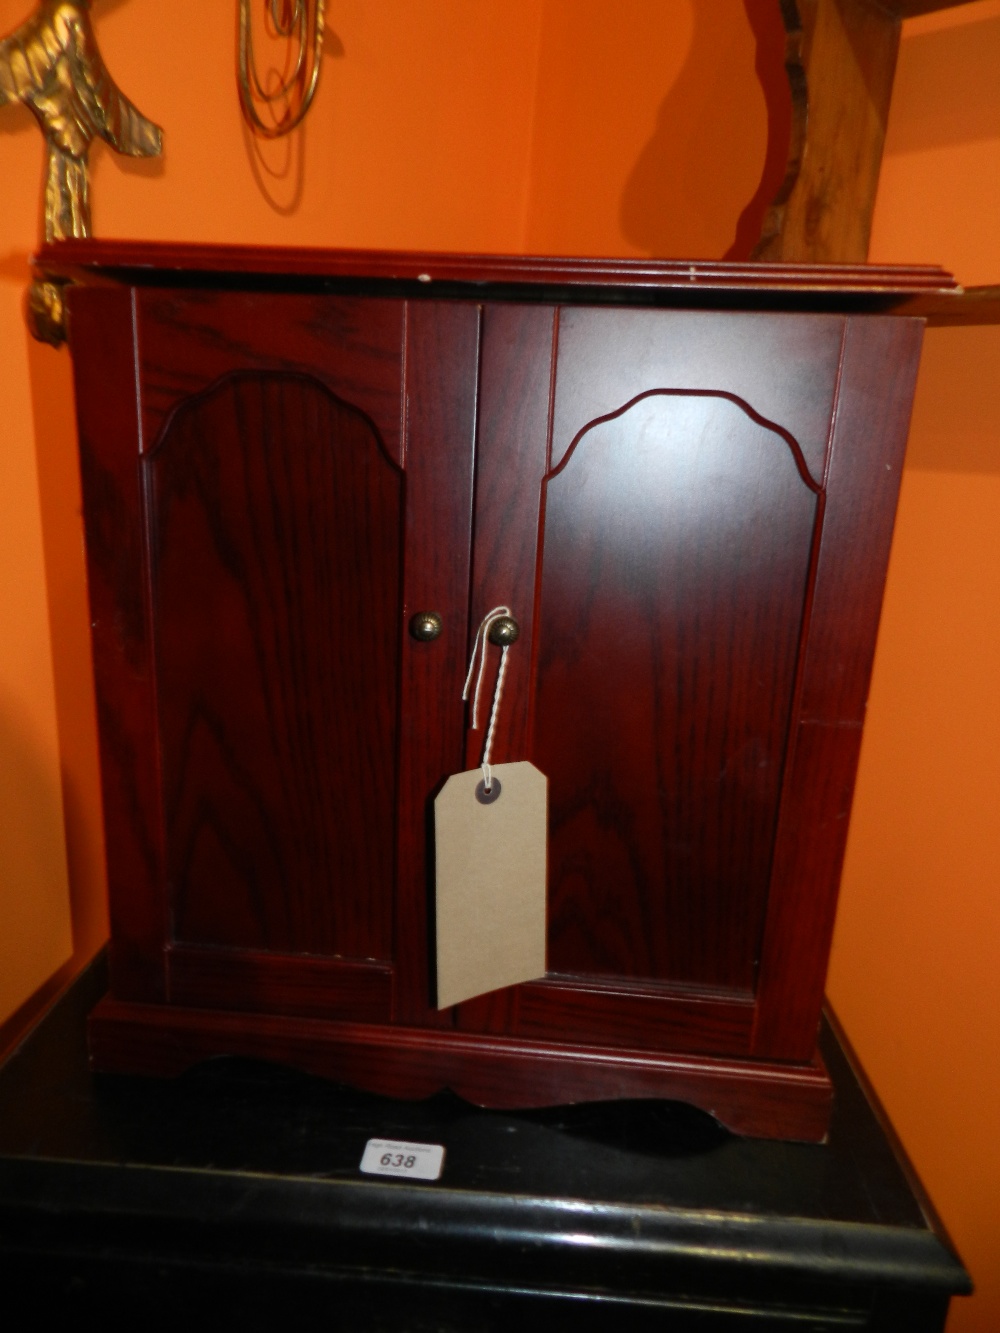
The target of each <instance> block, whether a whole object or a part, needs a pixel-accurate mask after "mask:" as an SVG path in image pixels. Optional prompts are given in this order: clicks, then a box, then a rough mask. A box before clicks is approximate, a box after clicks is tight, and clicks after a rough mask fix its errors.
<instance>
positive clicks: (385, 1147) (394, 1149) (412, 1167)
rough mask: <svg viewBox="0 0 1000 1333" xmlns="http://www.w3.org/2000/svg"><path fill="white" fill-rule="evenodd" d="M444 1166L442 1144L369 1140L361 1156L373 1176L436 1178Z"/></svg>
mask: <svg viewBox="0 0 1000 1333" xmlns="http://www.w3.org/2000/svg"><path fill="white" fill-rule="evenodd" d="M443 1165H444V1148H443V1147H442V1146H441V1144H440V1143H400V1142H399V1141H398V1140H397V1139H369V1140H368V1142H367V1143H366V1144H365V1151H364V1156H363V1157H362V1158H361V1170H362V1171H366V1172H367V1173H368V1174H369V1175H371V1176H408V1177H409V1178H410V1179H411V1180H437V1178H438V1176H440V1174H441V1168H442V1166H443Z"/></svg>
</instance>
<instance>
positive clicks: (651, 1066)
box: [89, 997, 832, 1143]
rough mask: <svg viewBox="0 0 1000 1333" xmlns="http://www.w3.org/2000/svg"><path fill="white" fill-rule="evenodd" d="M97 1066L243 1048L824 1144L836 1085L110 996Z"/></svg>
mask: <svg viewBox="0 0 1000 1333" xmlns="http://www.w3.org/2000/svg"><path fill="white" fill-rule="evenodd" d="M89 1039H90V1058H91V1064H92V1067H93V1068H94V1069H95V1070H99V1071H102V1072H105V1073H118V1074H143V1075H153V1076H161V1077H162V1076H167V1077H169V1076H173V1075H177V1074H180V1073H182V1072H183V1071H184V1070H185V1069H188V1068H190V1067H191V1066H192V1065H195V1064H197V1063H199V1062H200V1061H202V1060H206V1059H210V1058H212V1057H214V1056H220V1055H232V1056H242V1057H245V1058H252V1059H259V1060H269V1061H273V1062H276V1063H280V1064H285V1065H290V1066H292V1067H293V1068H296V1069H299V1070H302V1071H304V1072H305V1073H309V1074H316V1075H319V1076H321V1077H324V1078H329V1079H331V1080H333V1081H335V1082H338V1083H345V1084H348V1085H349V1086H351V1087H356V1088H361V1089H364V1090H365V1091H368V1092H374V1093H379V1094H381V1095H384V1096H389V1097H400V1098H408V1099H419V1098H424V1097H429V1096H431V1095H433V1094H434V1093H435V1092H440V1091H441V1090H443V1089H445V1088H448V1089H451V1090H452V1091H453V1092H455V1093H457V1094H458V1095H459V1096H460V1097H463V1098H465V1099H466V1100H467V1101H469V1102H472V1103H473V1104H475V1105H478V1106H489V1107H495V1108H505V1109H515V1108H529V1107H539V1106H555V1105H560V1104H566V1103H571V1102H583V1101H611V1100H620V1099H625V1098H659V1099H663V1100H673V1101H683V1102H688V1103H690V1104H691V1105H693V1106H697V1107H700V1108H701V1109H702V1110H704V1111H707V1112H708V1113H709V1114H710V1115H712V1116H714V1117H715V1119H716V1120H718V1121H719V1122H720V1123H721V1124H723V1125H725V1126H726V1128H727V1129H730V1130H732V1131H733V1132H734V1133H737V1134H744V1135H748V1136H751V1137H755V1138H781V1139H796V1140H800V1141H803V1142H809V1143H818V1142H821V1141H822V1140H823V1139H824V1138H825V1137H826V1132H827V1128H828V1125H829V1121H830V1110H831V1105H832V1086H831V1083H830V1079H829V1076H828V1074H827V1072H826V1069H825V1067H824V1065H823V1062H822V1060H821V1059H820V1057H819V1055H818V1054H817V1055H816V1056H815V1057H814V1058H813V1060H812V1061H811V1062H810V1063H808V1064H779V1063H765V1062H762V1061H754V1060H749V1059H739V1058H730V1057H718V1056H707V1055H704V1056H703V1055H672V1054H670V1053H669V1052H657V1051H647V1050H621V1049H612V1048H608V1047H601V1046H582V1045H570V1044H568V1043H566V1044H561V1043H558V1042H551V1041H550V1042H540V1041H524V1040H521V1039H518V1038H510V1037H495V1036H491V1035H485V1034H470V1033H468V1032H457V1031H454V1030H449V1029H427V1028H418V1027H390V1026H376V1025H374V1024H360V1023H336V1022H326V1021H323V1020H319V1019H306V1018H301V1019H300V1018H288V1017H274V1016H271V1015H262V1014H234V1013H221V1012H216V1011H211V1010H204V1009H183V1008H179V1007H176V1006H172V1005H162V1006H158V1005H143V1004H135V1003H125V1002H122V1001H119V1000H114V999H112V998H110V997H108V998H105V999H104V1000H102V1001H101V1003H100V1004H99V1005H98V1006H97V1008H96V1009H95V1010H94V1012H93V1014H92V1015H91V1018H90V1024H89Z"/></svg>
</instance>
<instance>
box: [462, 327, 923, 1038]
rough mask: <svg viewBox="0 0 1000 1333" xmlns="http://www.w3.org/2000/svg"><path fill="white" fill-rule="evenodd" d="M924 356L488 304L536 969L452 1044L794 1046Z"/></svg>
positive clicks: (484, 497) (488, 484)
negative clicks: (531, 773) (534, 809)
mask: <svg viewBox="0 0 1000 1333" xmlns="http://www.w3.org/2000/svg"><path fill="white" fill-rule="evenodd" d="M919 339H920V325H919V323H918V322H917V321H913V320H906V319H892V318H880V317H854V318H845V317H843V316H839V315H798V314H777V313H776V314H757V313H738V312H736V313H730V312H725V313H715V312H693V311H692V312H663V311H654V310H643V309H630V310H615V309H603V308H592V307H586V308H585V307H569V308H563V309H560V310H553V309H544V308H537V307H536V308H525V307H517V306H510V307H499V306H496V307H494V306H488V307H487V308H486V311H485V313H484V320H483V342H482V348H483V353H482V356H483V360H482V374H481V399H480V413H479V428H478V448H477V498H476V522H475V533H476V543H475V548H474V556H473V585H474V593H473V616H472V623H476V621H477V619H478V618H479V617H480V616H481V615H482V614H484V613H485V611H487V610H488V609H489V608H490V607H491V606H494V605H497V604H499V603H501V602H505V603H507V604H509V605H510V606H511V607H512V608H513V609H514V610H515V614H516V615H517V617H518V619H519V620H520V622H521V625H522V637H521V640H520V641H519V642H518V644H517V646H516V647H515V648H514V649H513V650H512V652H511V654H510V671H509V674H508V684H507V688H506V691H505V696H504V710H503V715H502V717H501V721H500V727H501V730H500V734H499V736H498V741H497V745H496V748H495V751H494V754H495V758H496V760H497V761H503V760H505V759H509V760H513V759H518V758H525V757H527V758H530V759H532V761H533V762H534V763H535V764H536V765H537V766H538V767H539V768H540V769H541V770H542V771H543V772H544V773H546V774H547V775H548V778H549V784H550V789H549V801H550V844H549V890H548V893H549V897H548V974H547V976H546V978H545V980H544V981H540V982H536V983H532V984H530V985H526V986H521V987H517V988H513V989H511V990H510V991H506V992H499V993H497V994H496V995H494V996H492V997H485V998H484V999H483V1000H481V1001H476V1002H473V1003H471V1004H468V1005H466V1006H463V1009H462V1011H461V1014H460V1019H459V1021H460V1022H461V1023H462V1024H463V1025H465V1026H468V1027H470V1028H478V1029H482V1028H486V1029H491V1030H504V1031H509V1032H516V1033H518V1034H521V1035H524V1036H534V1037H546V1036H548V1037H556V1038H560V1039H563V1040H566V1039H569V1040H572V1039H573V1038H574V1036H578V1037H579V1039H580V1040H591V1041H592V1040H598V1041H601V1042H604V1043H612V1044H621V1045H624V1046H633V1047H634V1046H638V1047H655V1048H661V1049H662V1048H665V1049H677V1050H689V1051H692V1050H700V1051H705V1052H714V1053H729V1054H733V1055H747V1054H751V1053H755V1054H759V1055H761V1056H767V1057H771V1058H798V1059H807V1058H809V1056H810V1055H811V1053H812V1047H813V1042H814V1039H815V1031H816V1025H817V1021H818V1015H819V1006H820V1002H821V995H822V985H823V979H824V973H825V965H826V957H827V953H828V949H829V939H830V931H831V928H832V919H833V908H834V902H835V898H836V888H837V880H838V877H839V870H840V863H841V859H842V855H843V846H844V838H845V835H846V824H847V815H848V812H849V807H850V797H851V790H852V786H853V779H854V772H855V768H856V763H857V753H858V744H859V741H860V730H861V722H862V718H863V712H864V701H865V695H866V692H867V684H868V677H869V673H870V666H871V656H872V651H873V647H874V638H875V632H876V628H877V620H878V611H879V606H880V601H881V590H882V584H883V580H884V573H885V565H886V560H887V556H888V543H889V536H890V532H891V524H892V517H893V513H894V509H895V502H896V495H897V491H898V482H899V468H900V462H901V454H902V448H903V444H904V441H905V429H906V425H907V420H908V414H909V404H910V398H911V394H912V379H913V373H914V369H915V363H916V356H917V354H918V351H919ZM476 744H477V740H476V739H475V738H470V752H469V758H470V761H471V762H475V758H476V756H475V746H476Z"/></svg>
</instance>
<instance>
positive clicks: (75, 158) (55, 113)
mask: <svg viewBox="0 0 1000 1333" xmlns="http://www.w3.org/2000/svg"><path fill="white" fill-rule="evenodd" d="M90 3H91V0H41V4H40V5H39V7H38V9H37V10H36V12H35V13H34V14H32V15H31V17H30V18H28V19H25V21H24V23H22V24H21V26H20V27H19V28H17V29H15V31H14V32H12V33H11V34H10V35H9V36H7V37H5V38H4V39H3V40H2V41H0V107H2V106H4V105H5V104H7V103H9V102H23V103H24V105H25V106H26V107H28V109H29V110H30V111H31V112H32V114H33V115H34V117H35V119H36V120H37V121H38V124H39V125H40V126H41V130H42V133H43V134H44V135H45V146H46V152H47V162H46V170H45V239H46V241H60V240H65V239H66V238H67V237H71V236H73V237H80V236H89V235H90V189H89V176H88V167H87V154H88V152H89V150H90V144H91V142H92V140H93V139H94V138H95V136H97V137H100V138H101V139H103V140H104V141H105V143H107V144H109V145H110V146H111V147H112V148H113V149H114V150H115V151H116V152H118V153H127V154H128V155H129V156H132V157H156V156H157V155H158V154H159V153H160V152H161V151H162V146H163V132H162V130H161V129H160V127H159V126H158V125H154V124H153V122H152V121H151V120H147V119H146V117H145V116H144V115H142V114H141V112H139V111H138V110H137V109H136V108H135V107H134V106H133V105H132V103H131V102H130V101H129V100H128V98H127V97H126V96H125V95H124V94H123V93H122V92H120V91H119V89H118V88H117V87H116V86H115V84H114V82H113V80H112V78H111V76H110V74H109V73H108V71H107V69H106V67H105V64H104V61H103V60H102V59H101V53H100V51H99V50H98V46H97V38H96V37H95V35H94V28H93V24H92V23H91V21H90V12H89V11H90ZM27 314H28V324H29V326H30V328H31V331H32V333H33V334H34V335H35V337H36V338H39V339H40V340H41V341H42V342H50V343H53V344H54V345H56V346H58V344H59V343H61V342H62V341H63V339H64V338H65V317H64V309H63V293H62V288H61V286H60V285H59V284H58V283H53V282H47V281H44V280H40V281H36V282H35V283H33V284H32V287H31V289H30V291H29V293H28V311H27Z"/></svg>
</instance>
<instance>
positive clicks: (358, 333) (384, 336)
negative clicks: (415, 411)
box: [136, 289, 403, 463]
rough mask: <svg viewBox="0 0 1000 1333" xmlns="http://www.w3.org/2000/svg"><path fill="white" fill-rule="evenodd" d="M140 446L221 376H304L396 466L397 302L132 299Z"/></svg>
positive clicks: (150, 293)
mask: <svg viewBox="0 0 1000 1333" xmlns="http://www.w3.org/2000/svg"><path fill="white" fill-rule="evenodd" d="M136 305H137V323H138V344H139V365H140V375H141V380H142V429H143V443H144V448H146V449H149V448H151V447H152V446H153V445H154V444H155V443H156V441H157V440H158V439H159V436H160V433H161V432H162V430H163V428H164V426H165V424H166V421H167V419H168V417H169V415H170V413H171V412H172V411H174V409H175V408H176V407H177V405H178V404H179V403H181V402H183V401H184V400H185V399H187V398H191V397H193V396H194V395H195V394H198V393H201V392H202V391H203V390H204V389H206V388H208V386H209V385H211V384H214V383H215V381H216V380H219V379H221V378H222V377H223V376H224V375H229V374H233V373H234V372H237V371H239V372H241V373H246V372H247V371H250V370H261V371H266V372H268V373H271V374H273V373H276V372H281V371H284V372H286V373H287V374H292V375H309V376H312V377H313V378H315V379H317V380H318V381H319V382H320V383H321V384H324V385H326V387H327V388H328V389H329V390H330V392H331V393H333V394H335V395H336V396H337V397H338V398H340V399H341V400H342V401H343V402H345V403H349V404H350V405H352V406H353V407H355V408H356V409H357V410H358V411H360V412H361V413H363V414H364V415H365V416H366V417H367V418H368V419H369V420H370V421H371V422H372V424H373V425H374V427H375V430H376V432H377V434H378V437H379V439H380V441H381V442H382V444H383V445H384V447H385V449H386V451H387V452H388V454H389V455H390V457H391V458H394V459H395V460H396V461H397V462H398V463H401V462H402V438H401V430H402V424H401V423H402V417H403V413H402V368H401V358H402V355H403V302H402V301H399V300H379V299H374V300H360V299H359V298H357V297H352V296H337V297H330V296H326V297H320V296H317V295H316V294H310V293H298V294H295V295H287V294H276V293H267V292H226V293H224V294H223V293H220V292H213V291H165V290H162V289H153V290H144V291H139V292H137V294H136Z"/></svg>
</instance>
